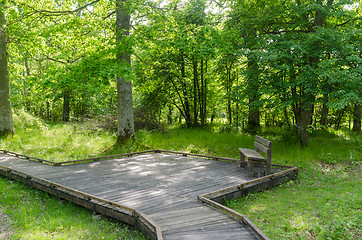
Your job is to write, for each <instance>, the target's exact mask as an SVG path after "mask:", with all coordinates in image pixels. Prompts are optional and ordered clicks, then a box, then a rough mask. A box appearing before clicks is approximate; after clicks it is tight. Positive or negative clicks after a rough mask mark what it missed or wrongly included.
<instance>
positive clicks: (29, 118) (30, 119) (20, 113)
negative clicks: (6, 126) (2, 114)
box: [13, 109, 46, 130]
mask: <svg viewBox="0 0 362 240" xmlns="http://www.w3.org/2000/svg"><path fill="white" fill-rule="evenodd" d="M13 118H14V126H15V128H17V129H21V130H26V129H44V128H46V125H45V124H44V122H43V121H42V120H41V119H40V118H38V117H34V116H33V115H31V114H30V113H28V112H26V111H25V110H24V109H20V110H14V115H13Z"/></svg>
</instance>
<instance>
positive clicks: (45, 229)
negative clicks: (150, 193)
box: [0, 177, 146, 240]
mask: <svg viewBox="0 0 362 240" xmlns="http://www.w3.org/2000/svg"><path fill="white" fill-rule="evenodd" d="M0 206H1V208H2V211H3V212H4V213H6V214H7V215H8V216H9V217H10V219H11V220H10V221H11V226H12V231H11V232H12V235H11V237H10V239H24V240H25V239H26V240H31V239H34V240H42V239H64V240H68V239H74V240H75V239H146V238H145V237H144V236H143V235H142V234H141V233H139V232H138V231H136V230H134V229H132V228H131V227H129V226H127V225H125V224H122V223H120V222H119V221H115V220H112V219H109V218H106V217H100V216H93V215H92V212H91V211H90V210H87V209H85V208H83V207H80V206H78V205H76V204H73V203H71V202H68V201H65V200H61V199H59V198H57V197H54V196H52V195H49V194H47V193H44V192H41V191H39V190H35V189H31V188H30V187H29V186H27V185H24V184H21V183H18V182H12V181H9V180H8V179H6V178H3V177H0Z"/></svg>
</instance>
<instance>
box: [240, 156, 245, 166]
mask: <svg viewBox="0 0 362 240" xmlns="http://www.w3.org/2000/svg"><path fill="white" fill-rule="evenodd" d="M244 162H245V156H244V155H243V154H241V153H240V167H244V166H245V165H243V163H244Z"/></svg>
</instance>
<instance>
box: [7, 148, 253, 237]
mask: <svg viewBox="0 0 362 240" xmlns="http://www.w3.org/2000/svg"><path fill="white" fill-rule="evenodd" d="M0 166H4V167H7V168H10V169H13V170H15V171H21V172H23V173H25V174H29V175H32V176H34V175H35V176H36V177H38V178H41V179H45V180H47V181H49V182H54V183H56V184H61V185H64V186H67V187H69V188H71V189H75V190H77V191H80V192H84V193H86V194H90V195H92V196H96V197H99V198H101V199H106V200H107V201H110V202H114V203H116V204H120V205H123V206H127V207H129V208H131V209H136V210H137V211H141V212H142V213H144V214H145V215H147V216H148V217H149V218H150V219H152V221H154V222H155V223H157V224H158V225H159V226H160V230H161V232H162V235H163V238H164V239H260V238H259V237H258V236H257V235H256V234H255V233H254V232H253V231H252V229H251V228H250V227H249V226H248V225H245V224H243V223H241V222H240V221H237V220H235V219H234V218H233V217H231V216H229V215H226V214H225V213H223V212H221V211H219V210H216V209H214V208H211V207H209V206H207V205H206V204H203V203H201V202H198V200H197V197H198V196H199V195H203V194H207V193H210V192H213V191H217V190H218V189H223V188H228V187H232V186H235V185H238V184H243V183H246V182H248V181H250V180H253V179H254V178H250V177H247V176H246V170H245V168H241V167H240V166H239V164H238V163H237V162H226V161H212V160H207V159H202V158H196V157H186V156H182V155H175V154H166V153H153V154H145V155H138V156H131V157H126V158H122V159H110V160H104V161H99V162H89V163H82V164H75V165H64V166H58V167H54V166H50V165H45V164H42V163H38V162H34V161H28V160H25V159H20V158H17V157H13V156H9V155H6V154H0ZM104 211H105V210H104ZM107 211H108V210H107ZM128 222H132V221H131V220H128ZM140 228H141V227H140ZM142 228H145V226H142ZM141 230H142V229H141ZM145 231H146V230H145Z"/></svg>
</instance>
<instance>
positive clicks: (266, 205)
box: [227, 164, 362, 240]
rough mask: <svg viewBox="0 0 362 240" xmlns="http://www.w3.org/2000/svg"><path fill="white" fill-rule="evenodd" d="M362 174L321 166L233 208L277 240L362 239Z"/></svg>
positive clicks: (232, 203)
mask: <svg viewBox="0 0 362 240" xmlns="http://www.w3.org/2000/svg"><path fill="white" fill-rule="evenodd" d="M360 177H361V173H360V172H358V168H356V167H355V166H349V165H325V164H315V165H312V166H310V168H303V169H301V171H300V173H299V176H298V179H297V180H296V181H290V182H288V183H286V184H283V185H281V186H278V187H276V188H273V189H269V190H266V191H264V192H260V193H256V194H250V195H248V196H247V197H246V198H240V199H237V200H232V201H229V202H228V203H227V206H228V207H230V208H233V209H235V210H237V211H239V212H242V213H243V214H245V215H246V216H248V217H249V218H250V219H252V220H253V222H254V223H255V224H256V225H257V226H259V227H260V228H261V229H262V230H263V231H264V232H265V233H266V234H267V235H268V236H269V237H270V238H271V239H341V240H342V239H360V238H361V236H362V235H361V234H362V226H361V222H362V213H361V207H362V199H361V196H362V187H361V179H360Z"/></svg>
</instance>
